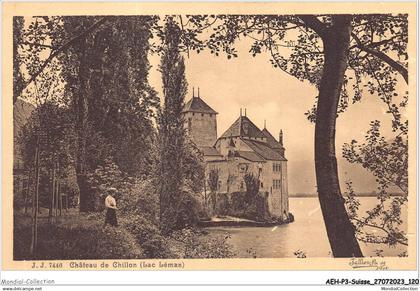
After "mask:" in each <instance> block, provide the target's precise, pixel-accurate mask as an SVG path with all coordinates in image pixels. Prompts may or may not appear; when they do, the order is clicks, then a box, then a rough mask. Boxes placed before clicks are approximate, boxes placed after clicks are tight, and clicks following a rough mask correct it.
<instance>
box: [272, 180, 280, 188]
mask: <svg viewBox="0 0 420 291" xmlns="http://www.w3.org/2000/svg"><path fill="white" fill-rule="evenodd" d="M280 188H281V181H280V180H273V189H280Z"/></svg>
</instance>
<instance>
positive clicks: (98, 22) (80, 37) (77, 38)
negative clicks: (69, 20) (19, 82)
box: [16, 17, 107, 97]
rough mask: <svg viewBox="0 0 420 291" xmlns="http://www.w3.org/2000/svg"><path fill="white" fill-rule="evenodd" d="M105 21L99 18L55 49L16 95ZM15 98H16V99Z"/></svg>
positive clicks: (104, 18)
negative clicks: (54, 60) (53, 61)
mask: <svg viewBox="0 0 420 291" xmlns="http://www.w3.org/2000/svg"><path fill="white" fill-rule="evenodd" d="M106 20H107V18H106V17H103V18H101V19H100V20H98V21H97V22H95V23H94V24H92V25H91V26H90V27H88V28H87V29H86V30H85V31H84V32H82V33H81V34H79V35H77V36H75V37H73V38H72V39H70V40H69V41H67V42H66V43H65V44H63V45H62V46H61V47H59V48H57V49H55V50H54V51H53V52H52V53H51V54H50V55H49V57H48V58H47V59H46V60H45V61H44V63H43V64H42V65H41V67H40V68H39V69H38V70H37V71H36V72H35V73H34V74H33V75H32V76H31V78H30V79H29V80H28V81H27V82H26V83H25V84H24V85H23V86H22V88H20V89H19V91H18V92H16V95H17V96H19V95H20V94H21V93H22V91H23V90H25V89H26V88H27V87H28V86H29V84H31V83H32V82H33V81H35V79H36V78H37V77H38V76H39V74H41V73H42V71H43V70H44V69H45V67H46V66H47V65H48V64H49V63H51V61H52V60H53V59H54V58H55V57H56V56H58V54H59V53H61V52H63V51H65V50H66V49H68V48H69V47H70V46H71V45H73V44H74V43H76V42H77V41H79V40H81V39H82V38H84V37H85V36H86V35H87V34H89V33H90V32H92V31H93V30H95V29H96V28H97V27H99V26H100V25H102V24H103V23H104V22H105V21H106ZM17 96H16V97H17Z"/></svg>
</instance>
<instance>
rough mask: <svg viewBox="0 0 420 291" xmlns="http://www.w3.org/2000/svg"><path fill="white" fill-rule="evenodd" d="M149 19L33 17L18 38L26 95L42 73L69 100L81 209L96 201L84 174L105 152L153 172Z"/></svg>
mask: <svg viewBox="0 0 420 291" xmlns="http://www.w3.org/2000/svg"><path fill="white" fill-rule="evenodd" d="M152 22H153V18H152V17H89V16H80V17H73V16H72V17H58V16H55V17H33V18H32V19H30V20H29V21H28V23H27V24H26V25H25V27H26V28H25V29H23V30H22V37H20V38H17V39H19V40H20V41H17V43H18V45H17V46H18V50H17V51H18V55H19V57H20V58H21V59H22V62H23V65H21V66H22V67H23V69H22V70H21V71H24V72H27V74H26V76H25V78H24V79H25V81H24V82H23V83H24V84H23V86H22V89H21V90H20V92H22V91H23V94H22V95H21V96H22V97H24V98H27V99H30V98H31V96H28V95H30V94H28V93H32V92H33V84H35V83H36V82H39V80H40V78H42V77H43V76H45V77H47V78H49V79H50V80H59V82H60V83H61V89H64V94H61V95H60V96H59V100H56V101H57V102H58V103H60V104H64V105H66V106H68V107H70V108H72V113H73V115H72V116H73V119H72V121H73V123H74V125H75V130H76V133H77V139H76V150H75V153H74V157H75V159H74V161H75V168H76V172H77V180H78V185H79V189H80V192H81V196H80V197H81V211H89V210H92V207H93V205H92V204H90V202H89V201H92V199H91V198H92V197H90V194H91V191H90V189H89V185H88V183H87V180H86V177H87V174H88V173H90V172H92V171H94V170H95V169H96V168H97V166H98V165H100V164H101V163H103V161H104V160H105V159H106V158H110V157H111V158H112V159H113V160H115V162H116V163H117V165H118V166H119V167H120V168H121V170H123V171H124V172H125V173H128V174H130V175H134V176H135V175H144V174H145V173H147V172H150V164H151V161H150V160H151V159H150V147H151V144H152V139H153V137H154V135H155V134H154V128H153V125H152V122H151V118H152V116H153V111H154V108H155V107H156V106H157V104H158V98H157V96H156V93H155V91H154V90H153V89H152V88H151V87H150V86H149V84H148V81H147V76H148V70H149V67H150V66H149V63H148V60H147V54H148V49H149V43H148V41H149V38H150V37H151V34H150V31H149V27H150V24H151V23H152ZM46 69H48V70H46ZM51 72H53V74H51ZM63 84H64V88H63ZM24 89H26V90H24ZM17 91H19V90H17ZM16 94H17V95H19V92H17V93H16ZM122 148H132V150H128V151H124V150H121V149H122ZM87 153H89V154H87Z"/></svg>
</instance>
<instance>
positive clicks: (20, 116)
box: [13, 99, 35, 168]
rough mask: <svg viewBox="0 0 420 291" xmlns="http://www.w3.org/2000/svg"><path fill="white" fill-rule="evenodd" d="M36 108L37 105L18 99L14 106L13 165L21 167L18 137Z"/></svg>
mask: <svg viewBox="0 0 420 291" xmlns="http://www.w3.org/2000/svg"><path fill="white" fill-rule="evenodd" d="M34 110H35V106H33V105H32V104H30V103H28V102H25V101H23V100H22V99H18V100H17V101H16V103H15V105H14V106H13V164H14V165H13V167H14V168H20V164H21V160H22V159H21V154H20V150H19V144H18V143H17V137H18V136H19V133H20V131H21V130H22V128H23V126H24V125H25V124H26V123H27V122H28V120H29V118H30V117H31V115H32V112H33V111H34Z"/></svg>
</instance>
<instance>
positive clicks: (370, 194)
mask: <svg viewBox="0 0 420 291" xmlns="http://www.w3.org/2000/svg"><path fill="white" fill-rule="evenodd" d="M343 195H345V194H344V193H343ZM376 195H377V193H376V192H365V193H363V192H362V193H356V196H357V197H376ZM390 195H391V196H402V195H403V193H401V192H394V193H390ZM289 197H297V198H312V197H318V196H317V194H316V193H290V194H289Z"/></svg>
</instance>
